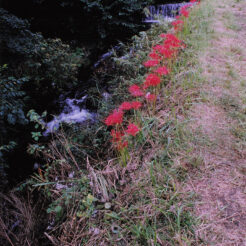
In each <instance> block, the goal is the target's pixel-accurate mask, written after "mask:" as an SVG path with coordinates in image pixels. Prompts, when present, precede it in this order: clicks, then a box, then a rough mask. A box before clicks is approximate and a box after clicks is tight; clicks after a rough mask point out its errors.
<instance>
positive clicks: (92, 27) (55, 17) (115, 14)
mask: <svg viewBox="0 0 246 246" xmlns="http://www.w3.org/2000/svg"><path fill="white" fill-rule="evenodd" d="M5 2H6V3H5V4H4V6H6V8H7V9H8V10H10V11H11V12H12V13H14V14H16V15H18V16H21V17H24V18H27V19H28V20H30V23H31V26H32V29H33V30H34V31H41V32H42V33H43V35H44V36H45V37H52V38H54V37H60V38H62V39H63V40H70V41H71V40H73V41H76V43H77V44H78V43H81V42H82V43H83V44H85V45H87V46H88V48H91V49H92V50H93V51H94V52H95V48H97V50H103V49H105V47H109V46H110V45H112V43H116V42H117V41H118V40H123V39H125V38H129V37H130V36H131V35H132V34H134V33H137V32H138V31H139V30H141V29H143V28H144V25H143V23H142V19H143V18H144V15H143V8H144V7H145V6H147V5H148V4H150V3H151V2H152V1H151V0H144V1H140V0H118V1H113V0H96V1H91V0H90V1H88V0H62V1H58V0H55V1H48V0H40V1H36V0H27V1H21V2H20V1H15V0H8V1H5ZM54 13H55V14H54ZM92 40H93V42H91V41H92Z"/></svg>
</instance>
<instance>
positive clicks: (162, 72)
mask: <svg viewBox="0 0 246 246" xmlns="http://www.w3.org/2000/svg"><path fill="white" fill-rule="evenodd" d="M155 72H156V73H158V74H159V75H167V74H169V70H168V69H167V68H166V67H165V66H163V67H159V68H157V69H156V70H155Z"/></svg>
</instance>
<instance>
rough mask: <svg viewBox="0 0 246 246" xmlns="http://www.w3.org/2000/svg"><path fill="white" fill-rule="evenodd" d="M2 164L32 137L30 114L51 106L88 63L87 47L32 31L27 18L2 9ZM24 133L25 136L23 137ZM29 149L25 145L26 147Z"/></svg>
mask: <svg viewBox="0 0 246 246" xmlns="http://www.w3.org/2000/svg"><path fill="white" fill-rule="evenodd" d="M0 47H1V48H0V57H1V58H0V65H1V70H0V112H1V114H0V129H1V136H0V151H1V152H0V158H1V164H0V166H1V167H3V166H5V164H4V165H3V163H4V160H3V154H4V153H6V152H8V151H9V150H11V149H13V147H14V146H15V145H16V143H18V142H19V140H20V139H21V140H22V141H23V139H27V140H26V141H28V139H30V137H29V135H30V126H28V127H25V128H23V124H27V123H28V120H27V119H26V116H25V115H26V113H27V111H28V110H29V109H30V108H36V109H38V110H40V111H41V110H44V109H47V107H48V105H49V104H50V103H51V102H52V100H54V99H55V98H56V97H57V96H58V95H59V93H62V92H64V91H66V90H67V89H68V88H71V87H72V86H74V85H75V84H76V82H77V74H78V69H79V67H80V66H81V64H82V63H83V62H84V63H86V59H82V56H84V57H85V53H84V52H83V49H76V50H75V49H74V50H72V49H71V48H70V46H69V45H67V44H64V43H63V42H62V41H61V40H60V39H44V37H43V36H42V35H41V34H35V33H33V32H31V30H30V25H29V23H28V22H27V21H25V20H22V19H20V18H17V17H16V16H14V15H13V14H10V13H9V12H7V11H5V10H4V9H0ZM23 135H24V137H23ZM23 150H24V151H25V146H23Z"/></svg>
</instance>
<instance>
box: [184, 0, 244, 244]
mask: <svg viewBox="0 0 246 246" xmlns="http://www.w3.org/2000/svg"><path fill="white" fill-rule="evenodd" d="M214 5H215V22H214V25H213V28H214V32H215V37H214V39H213V40H212V42H211V45H210V47H209V49H208V50H207V51H206V53H205V54H204V56H202V57H201V59H200V60H201V64H202V67H203V69H204V71H203V76H204V77H205V78H206V83H204V85H203V86H202V88H201V89H200V91H201V93H203V94H205V95H206V96H207V102H201V103H199V104H195V105H194V106H193V107H192V109H191V111H190V118H191V124H190V126H191V129H192V132H193V134H196V133H197V130H198V129H199V130H200V134H201V135H202V136H206V138H208V141H209V144H208V143H207V142H204V143H202V142H201V141H200V142H199V143H198V144H197V143H192V144H193V149H194V153H192V155H194V156H199V158H201V159H202V161H203V165H202V166H201V167H200V170H199V171H197V172H196V173H195V175H194V174H193V172H192V173H190V177H189V182H188V183H187V186H186V187H185V188H184V189H185V190H186V191H190V192H195V193H196V195H197V196H198V199H197V201H196V203H195V210H194V213H195V214H196V216H198V217H199V218H200V220H201V221H202V224H201V225H200V226H199V228H198V229H197V231H196V233H197V237H199V238H202V240H203V242H204V244H202V245H216V246H219V245H221V246H233V245H235V246H236V245H237V246H244V245H246V229H245V228H246V152H245V150H244V149H243V148H238V147H237V146H238V144H239V143H240V144H241V145H242V146H244V144H245V142H243V141H244V140H243V139H238V138H237V137H236V136H235V135H233V134H232V128H233V127H235V125H236V124H237V123H236V122H237V120H238V119H234V118H232V117H230V113H231V111H232V110H234V111H235V112H237V111H238V112H242V108H244V104H245V101H244V100H245V99H244V97H243V94H244V93H245V85H244V84H243V82H244V81H245V79H246V69H245V67H246V66H245V65H246V52H245V51H246V42H245V39H246V3H245V2H244V1H241V2H237V1H229V0H221V1H219V3H214ZM225 95H226V97H225ZM225 98H226V99H225ZM229 99H231V100H232V101H233V100H235V101H237V102H238V104H239V106H238V105H237V106H235V105H231V104H230V103H229V101H228V100H229ZM223 100H224V101H225V100H227V101H228V102H227V101H226V102H224V101H223ZM221 102H224V104H223V103H221ZM226 103H228V105H231V106H228V105H226ZM233 107H234V108H233ZM240 141H241V142H240Z"/></svg>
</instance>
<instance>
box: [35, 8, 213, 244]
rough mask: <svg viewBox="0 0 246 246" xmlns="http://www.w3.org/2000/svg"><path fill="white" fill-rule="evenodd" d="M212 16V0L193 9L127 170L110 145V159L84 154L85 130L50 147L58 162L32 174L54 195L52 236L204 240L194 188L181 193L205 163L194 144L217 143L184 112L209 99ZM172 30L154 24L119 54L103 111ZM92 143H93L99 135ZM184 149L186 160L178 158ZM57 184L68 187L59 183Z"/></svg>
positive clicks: (86, 240) (140, 73)
mask: <svg viewBox="0 0 246 246" xmlns="http://www.w3.org/2000/svg"><path fill="white" fill-rule="evenodd" d="M205 5H206V7H204V6H205ZM212 15H213V10H212V7H211V5H210V4H207V3H204V4H203V3H202V4H201V7H199V8H198V7H195V8H194V10H193V11H192V13H191V16H190V20H189V23H188V29H187V32H188V35H183V37H181V39H183V40H184V42H185V44H186V46H187V47H186V49H184V50H183V51H182V52H181V53H180V56H179V58H178V60H177V62H176V63H175V64H174V67H173V70H172V75H171V76H170V78H169V80H170V81H171V84H170V83H169V82H170V81H166V83H165V85H167V84H168V83H169V86H165V87H163V88H162V89H161V90H162V93H161V95H160V99H159V101H158V105H157V107H156V110H155V114H154V115H151V113H149V114H148V113H147V112H145V113H144V112H143V114H142V116H141V117H140V118H139V121H140V124H141V126H142V133H141V135H139V136H138V137H137V141H135V142H134V141H132V142H131V143H130V147H131V148H130V149H129V154H130V156H131V159H130V160H129V162H128V165H127V168H125V169H124V167H123V166H122V165H119V163H118V159H117V158H116V157H115V156H114V155H112V150H110V148H108V149H107V151H106V150H105V156H106V158H99V159H96V158H94V157H93V154H90V155H89V157H88V159H84V158H80V151H81V146H83V145H79V143H77V144H76V145H75V144H74V142H73V139H74V137H76V139H78V138H79V136H80V135H79V129H77V131H76V134H75V133H71V134H70V135H67V136H66V134H65V135H60V136H57V139H54V140H53V141H52V142H51V144H50V146H49V147H48V148H47V149H46V151H45V155H46V157H47V158H49V159H52V160H53V161H52V163H51V164H49V165H47V169H46V171H45V173H44V174H43V175H37V176H36V177H35V178H34V182H35V184H34V185H35V187H36V188H37V187H38V188H39V189H42V190H43V192H44V194H46V196H47V197H48V198H49V200H50V201H51V203H50V205H49V208H48V212H49V216H50V217H51V218H53V219H54V221H55V225H54V228H53V230H52V232H50V233H49V236H50V238H52V240H54V241H55V242H57V243H58V244H60V245H86V246H90V245H99V244H100V243H102V244H103V245H112V246H116V245H119V246H121V245H122V246H123V245H132V246H136V245H139V246H140V245H146V246H148V245H156V246H161V245H166V246H169V245H173V246H175V245H190V246H192V245H193V246H195V245H199V243H201V242H200V241H199V239H197V238H196V237H195V233H194V230H195V226H196V225H197V223H199V221H198V219H197V218H195V217H194V216H192V210H193V202H192V200H193V199H194V194H190V193H184V192H181V189H180V187H182V185H183V184H184V182H185V181H186V178H187V172H189V171H190V170H192V171H193V172H195V171H196V170H199V168H200V167H201V165H203V160H202V159H201V158H200V157H199V156H192V155H191V152H192V151H193V148H194V146H191V145H190V144H189V143H191V142H193V143H198V142H201V141H202V143H203V144H211V143H210V142H209V141H208V140H207V139H206V138H205V137H204V136H202V135H201V134H200V132H199V130H197V134H196V135H195V136H194V135H193V134H191V132H190V131H189V129H188V127H187V122H182V121H180V120H179V118H180V117H181V116H185V115H186V113H187V111H188V110H189V109H190V107H191V106H192V105H193V104H194V103H198V102H199V101H202V100H205V98H202V97H200V95H199V93H198V92H197V88H198V87H199V86H200V85H201V84H202V83H204V79H203V78H202V77H201V75H200V74H201V72H202V69H201V67H200V64H199V62H198V56H199V54H200V52H201V51H202V50H203V49H205V47H206V46H207V45H208V40H209V39H210V38H211V35H213V32H212V31H211V29H210V28H209V26H210V23H211V16H212ZM166 30H167V27H166V26H162V25H156V26H153V27H152V28H151V29H150V30H149V31H148V32H142V33H141V34H140V36H139V37H137V36H136V37H134V40H133V45H134V46H135V47H141V49H140V48H138V49H137V51H136V53H135V54H134V56H131V55H130V54H127V55H128V56H129V59H127V60H124V59H121V58H119V57H115V58H114V62H115V64H117V66H116V69H115V71H114V72H115V74H116V75H117V76H118V75H120V74H121V75H120V76H118V77H117V76H116V75H115V77H114V78H113V79H112V81H114V83H115V81H116V80H117V81H118V83H117V90H116V91H114V94H113V98H114V100H112V102H114V104H113V103H112V105H110V106H108V105H106V104H104V107H103V109H104V110H106V111H107V110H108V111H110V110H111V108H113V106H115V104H116V105H117V102H118V101H119V100H121V101H122V100H123V99H128V96H125V95H126V91H127V87H128V86H129V84H133V83H135V82H138V83H139V81H143V77H144V74H145V73H146V70H145V69H144V68H143V66H142V62H143V61H144V60H145V59H146V57H147V54H148V52H149V51H150V49H151V47H152V46H153V45H154V44H156V43H158V42H160V40H161V39H160V38H159V34H160V33H162V32H165V31H166ZM117 69H118V70H117ZM122 71H123V72H124V71H125V72H124V73H123V72H122ZM118 73H119V74H118ZM112 76H113V75H112ZM114 83H113V82H112V85H113V84H114ZM113 88H115V86H113ZM163 111H165V112H166V113H163ZM129 118H130V116H129ZM100 131H102V127H101V128H100ZM96 132H97V133H98V132H99V130H98V131H96ZM102 134H104V133H102ZM96 136H97V135H96ZM88 138H89V137H88ZM90 141H91V142H89V143H88V146H90V144H91V143H94V142H93V141H95V138H93V137H91V139H90ZM96 143H97V142H96ZM83 147H84V148H85V146H83ZM83 147H82V150H83ZM98 151H100V145H99V148H98ZM101 151H102V149H101ZM81 153H82V152H81ZM85 153H88V152H86V151H85ZM180 153H182V154H183V156H182V158H178V157H179V155H180ZM82 154H83V155H84V151H83V153H82ZM77 166H79V167H80V168H81V170H80V171H78V170H77V168H76V167H77ZM71 173H74V174H73V177H72V178H71V177H69V175H71ZM57 179H58V180H60V181H59V182H58V181H57ZM58 183H59V184H62V185H64V187H67V188H64V187H63V188H61V189H58V188H57V184H58Z"/></svg>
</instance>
